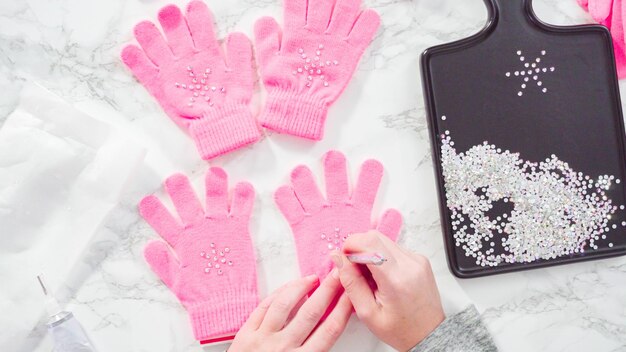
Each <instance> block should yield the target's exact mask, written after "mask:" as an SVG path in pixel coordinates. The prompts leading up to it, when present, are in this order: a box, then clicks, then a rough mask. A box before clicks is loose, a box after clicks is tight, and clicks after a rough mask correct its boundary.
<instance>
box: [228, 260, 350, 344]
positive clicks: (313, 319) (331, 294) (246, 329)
mask: <svg viewBox="0 0 626 352" xmlns="http://www.w3.org/2000/svg"><path fill="white" fill-rule="evenodd" d="M318 284H319V280H318V278H317V276H315V275H312V276H307V277H305V278H302V279H299V280H296V281H292V282H290V283H288V284H286V285H285V286H283V287H281V288H279V289H278V290H276V291H275V292H274V293H272V294H271V295H270V296H269V297H267V298H266V299H265V300H264V301H263V302H261V304H259V306H258V307H257V309H256V310H255V311H254V312H252V314H251V315H250V318H248V321H246V323H245V324H244V325H243V326H242V327H241V329H240V330H239V332H238V333H237V336H235V340H234V341H233V344H232V345H231V346H230V348H229V349H228V351H229V352H241V351H243V352H248V351H255V352H264V351H268V352H269V351H271V352H276V351H278V352H281V351H294V350H298V351H315V352H319V351H328V350H330V348H331V347H332V346H333V345H334V344H335V342H336V341H337V339H338V338H339V336H340V335H341V333H342V332H343V330H344V328H345V327H346V324H347V323H348V319H349V318H350V314H351V312H352V305H351V304H350V300H349V299H348V297H347V296H346V295H345V293H341V284H340V283H339V279H338V273H337V270H336V269H334V270H333V271H332V272H331V273H330V274H329V275H328V276H327V277H326V279H325V280H324V281H323V282H322V283H321V284H319V287H318V288H317V289H316V290H315V292H314V293H313V294H312V295H311V296H310V297H309V298H306V295H307V294H308V293H310V292H311V291H313V290H314V289H315V288H316V287H317V286H318ZM339 294H340V295H339ZM338 295H339V298H338V299H337V296H338ZM305 299H306V300H305ZM303 300H304V303H302V302H303ZM334 302H336V303H337V304H336V305H335V306H334V307H333V309H332V310H331V311H330V312H328V315H326V313H327V310H328V307H329V306H331V304H332V303H334ZM300 304H301V306H299V305H300ZM298 307H299V308H298ZM324 317H325V319H322V318H324ZM320 321H321V323H320Z"/></svg>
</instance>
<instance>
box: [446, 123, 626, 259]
mask: <svg viewBox="0 0 626 352" xmlns="http://www.w3.org/2000/svg"><path fill="white" fill-rule="evenodd" d="M441 140H442V145H441V162H442V167H443V176H444V181H445V190H446V196H447V206H448V208H449V209H450V211H451V218H452V219H451V220H452V230H453V233H454V240H455V242H456V246H457V247H459V246H460V247H461V248H462V249H463V250H464V251H465V255H466V256H468V257H473V258H476V264H477V265H481V266H497V265H499V264H501V263H516V262H517V263H520V262H522V263H527V262H533V261H536V260H539V259H553V258H557V257H561V256H566V255H570V254H573V253H582V252H584V251H585V247H587V246H589V248H590V249H598V245H597V242H598V241H599V240H600V239H606V235H605V234H606V233H607V232H609V230H610V226H609V221H610V219H611V217H612V215H613V214H614V213H615V211H616V210H617V207H616V206H614V205H613V204H612V202H611V200H610V199H609V198H608V197H607V195H606V192H605V191H606V190H608V189H609V188H610V187H611V185H612V183H613V182H615V183H620V180H619V179H615V177H614V176H600V177H598V179H597V180H594V179H592V178H591V177H589V176H586V175H583V174H582V173H581V172H576V171H574V170H572V169H571V168H570V167H569V166H568V164H567V163H565V162H563V161H561V160H559V159H558V158H557V157H556V156H555V155H552V156H551V157H550V158H548V159H546V160H545V161H542V162H540V163H534V162H529V161H523V160H522V159H520V157H519V154H518V153H511V152H509V151H508V150H504V151H503V150H501V149H500V148H497V147H496V146H495V145H490V144H488V143H487V142H484V143H483V144H482V145H477V146H474V147H472V148H471V149H470V150H468V151H467V152H465V153H460V154H457V152H456V150H455V148H454V141H452V138H451V137H450V132H449V131H445V133H444V134H442V135H441ZM495 202H505V203H509V205H512V207H513V210H512V211H511V212H510V214H499V215H498V216H494V217H495V218H494V219H491V218H489V217H488V216H487V215H486V213H487V212H488V211H490V210H492V209H493V204H494V203H495ZM620 209H624V206H620ZM622 226H626V222H622ZM611 227H612V228H613V229H615V228H617V225H615V224H613V225H612V226H611ZM497 241H500V243H499V245H500V246H501V248H502V249H503V251H502V253H501V254H495V249H494V247H495V245H496V242H497ZM609 247H613V244H612V243H610V244H609Z"/></svg>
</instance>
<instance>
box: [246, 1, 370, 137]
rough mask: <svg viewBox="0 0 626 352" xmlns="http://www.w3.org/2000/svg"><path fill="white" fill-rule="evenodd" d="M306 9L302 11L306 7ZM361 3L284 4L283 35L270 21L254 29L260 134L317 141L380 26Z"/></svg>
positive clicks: (301, 2) (259, 23)
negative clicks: (261, 98)
mask: <svg viewBox="0 0 626 352" xmlns="http://www.w3.org/2000/svg"><path fill="white" fill-rule="evenodd" d="M307 3H308V6H307ZM360 4H361V0H308V1H307V0H284V32H282V33H281V29H280V27H279V26H278V24H277V23H276V21H275V20H274V19H273V18H271V17H263V18H261V19H259V20H258V21H257V23H256V25H255V29H254V32H255V37H256V38H255V42H256V50H257V57H258V60H259V65H260V68H261V76H262V79H263V83H264V84H265V87H266V89H267V92H268V98H267V103H266V106H265V109H264V111H263V112H262V114H261V117H260V120H261V125H262V126H263V127H265V128H268V129H271V130H274V131H277V132H281V133H288V134H291V135H294V136H298V137H303V138H308V139H313V140H320V139H322V136H323V132H324V122H325V120H326V115H327V113H328V107H329V105H330V104H332V103H333V102H334V101H335V100H336V99H337V98H338V97H339V95H340V94H341V93H342V92H343V90H344V89H345V87H346V85H347V84H348V82H349V81H350V78H351V77H352V74H353V72H354V70H355V68H356V66H357V64H358V62H359V60H360V58H361V56H362V55H363V52H364V51H365V49H366V48H367V46H368V45H369V44H370V42H371V41H372V38H373V37H374V34H375V33H376V31H377V29H378V26H379V24H380V18H379V16H378V14H377V13H376V12H375V11H374V10H371V9H367V10H364V11H362V12H360V10H359V8H360Z"/></svg>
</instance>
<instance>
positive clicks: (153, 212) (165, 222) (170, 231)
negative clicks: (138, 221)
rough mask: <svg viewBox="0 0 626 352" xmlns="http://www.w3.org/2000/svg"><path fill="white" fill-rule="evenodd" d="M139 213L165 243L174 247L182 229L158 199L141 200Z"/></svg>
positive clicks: (150, 197)
mask: <svg viewBox="0 0 626 352" xmlns="http://www.w3.org/2000/svg"><path fill="white" fill-rule="evenodd" d="M139 213H140V214H141V216H142V217H143V218H144V219H145V220H146V222H148V224H149V225H150V226H152V228H153V229H154V230H155V231H156V232H157V233H158V234H159V235H160V236H161V237H162V238H163V239H164V240H166V241H167V243H169V244H170V245H171V246H172V247H173V246H175V244H176V242H177V240H178V236H179V234H180V233H181V231H182V228H181V226H180V225H179V224H178V222H177V221H176V219H174V217H173V216H172V214H170V212H169V211H168V210H167V209H166V208H165V206H164V205H163V203H161V201H160V200H159V198H157V197H155V196H147V197H145V198H144V199H142V200H141V202H140V203H139Z"/></svg>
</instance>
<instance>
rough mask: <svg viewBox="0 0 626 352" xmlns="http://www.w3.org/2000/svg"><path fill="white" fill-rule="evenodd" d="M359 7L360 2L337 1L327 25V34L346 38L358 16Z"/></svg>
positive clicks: (356, 0) (350, 0) (352, 0)
mask: <svg viewBox="0 0 626 352" xmlns="http://www.w3.org/2000/svg"><path fill="white" fill-rule="evenodd" d="M360 6H361V0H337V3H336V4H335V8H334V9H333V15H332V17H331V19H330V24H329V25H328V32H329V33H333V34H337V35H339V36H340V37H347V36H348V33H350V30H351V29H352V26H353V25H354V21H355V20H356V17H357V15H358V14H359V7H360Z"/></svg>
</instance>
